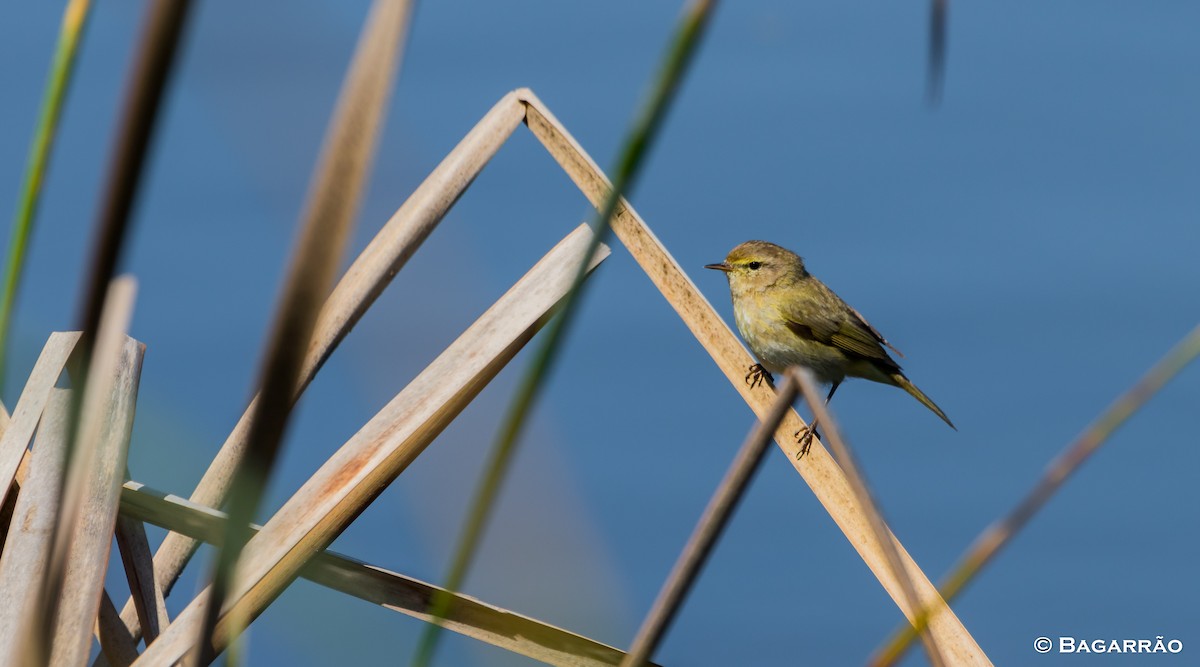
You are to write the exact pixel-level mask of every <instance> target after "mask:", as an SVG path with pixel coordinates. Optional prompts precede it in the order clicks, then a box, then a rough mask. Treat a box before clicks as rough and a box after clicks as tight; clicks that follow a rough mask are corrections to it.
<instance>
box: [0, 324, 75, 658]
mask: <svg viewBox="0 0 1200 667" xmlns="http://www.w3.org/2000/svg"><path fill="white" fill-rule="evenodd" d="M53 340H54V335H52V336H51V341H53ZM72 343H74V339H72ZM49 346H50V343H47V347H49ZM43 356H45V355H44V353H43ZM39 363H40V362H39ZM26 387H29V385H26ZM69 392H70V390H69V389H54V388H53V386H51V388H49V389H48V390H47V391H46V400H45V401H44V405H45V412H44V414H42V415H41V426H40V427H39V428H38V432H37V445H36V446H35V447H34V448H33V450H32V453H31V456H30V463H29V471H28V473H27V475H26V477H25V479H24V480H22V481H21V492H20V493H19V494H18V495H17V498H16V500H17V502H16V507H15V508H14V510H13V518H12V523H11V524H10V527H9V532H8V537H7V538H6V540H5V543H4V553H3V555H0V591H4V604H0V648H3V650H4V651H5V652H6V653H7V652H8V651H9V650H10V649H11V648H12V647H13V646H15V645H16V644H17V643H18V641H17V640H18V638H19V637H20V635H19V634H18V633H19V632H21V631H22V629H23V627H25V621H26V619H28V618H29V617H30V616H31V615H32V614H34V613H36V612H37V598H38V594H39V593H40V592H41V582H42V580H43V579H44V578H45V575H46V564H47V562H48V561H49V558H50V550H51V548H52V547H53V545H52V544H51V542H52V540H53V538H54V524H55V522H57V520H58V510H59V505H60V503H61V501H62V497H61V496H60V495H59V489H60V488H62V482H63V479H64V475H65V472H66V460H67V459H66V456H67V432H68V428H67V421H68V419H69V418H70V417H69V415H70V412H71V397H70V396H69V395H68V393H69ZM8 656H9V660H6V662H5V664H15V663H14V662H12V659H15V656H14V655H12V654H11V653H8Z"/></svg>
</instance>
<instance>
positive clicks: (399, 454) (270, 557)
mask: <svg viewBox="0 0 1200 667" xmlns="http://www.w3.org/2000/svg"><path fill="white" fill-rule="evenodd" d="M590 236H591V232H590V231H589V230H588V228H587V226H586V225H582V226H580V227H579V228H577V229H576V230H575V231H574V232H572V233H571V234H570V235H568V236H567V237H566V238H565V239H563V241H561V242H560V243H559V244H558V245H557V246H555V247H554V249H553V250H551V251H550V253H548V254H547V255H546V256H545V257H543V258H542V260H541V261H539V262H538V263H537V265H536V266H534V267H533V268H532V269H531V270H530V271H529V273H527V274H526V275H525V276H524V277H522V278H521V280H519V281H518V282H517V284H516V285H514V286H513V287H512V289H510V290H509V291H508V292H506V293H505V294H504V296H502V297H501V298H500V300H499V301H497V302H496V303H495V304H493V305H492V307H491V308H489V309H488V310H487V312H485V313H484V314H483V315H482V316H481V317H480V318H479V319H478V320H476V321H475V323H474V324H472V325H471V326H470V328H468V329H467V331H466V332H464V333H463V335H462V336H460V337H459V338H458V339H457V340H456V341H455V342H454V343H452V344H451V345H450V347H448V348H447V349H446V350H445V351H444V352H443V353H442V354H441V355H439V356H438V358H437V359H436V360H434V361H433V363H431V364H430V365H429V366H428V367H426V369H425V370H424V371H422V372H421V374H420V375H418V376H417V377H416V378H415V379H414V380H413V381H412V382H410V383H409V384H408V386H406V387H405V388H404V390H403V391H401V392H400V393H399V394H398V395H397V396H396V397H395V398H394V399H392V401H391V402H390V403H388V405H387V406H385V407H384V408H383V409H382V410H381V411H380V412H379V413H378V414H376V416H375V417H373V418H372V419H371V420H370V421H369V422H367V424H366V425H364V426H363V427H362V428H361V429H360V430H359V432H358V433H357V434H355V435H354V437H352V438H351V439H350V440H349V441H347V442H346V444H345V445H343V446H342V447H341V449H339V450H338V451H337V452H336V453H335V454H334V455H333V456H332V457H330V458H329V459H328V460H327V461H326V462H325V464H324V465H322V466H321V468H320V469H319V470H318V471H317V472H316V473H315V474H314V475H313V476H312V477H311V478H309V480H308V481H307V482H305V483H304V485H303V486H301V487H300V489H299V490H298V491H297V492H296V493H295V494H294V495H293V496H292V497H291V498H290V499H289V500H288V501H287V502H286V503H284V505H283V507H281V508H280V509H279V511H277V512H276V513H275V515H274V516H272V517H271V519H270V520H269V521H267V523H266V525H265V526H263V529H262V531H261V532H259V534H258V535H256V536H254V538H253V539H251V540H250V541H249V542H248V543H247V545H246V552H245V555H244V557H243V558H242V562H241V563H240V564H239V566H238V571H239V575H238V580H237V582H236V587H235V588H234V589H233V590H232V594H231V595H230V597H229V601H228V602H227V604H226V607H225V609H224V610H222V617H221V620H220V621H219V622H218V624H217V626H216V633H215V634H214V636H213V639H214V642H215V643H216V647H217V648H221V647H223V646H225V645H226V644H227V643H228V642H229V641H230V640H231V639H232V638H233V633H234V632H236V631H237V630H239V629H240V626H238V625H237V624H230V623H227V622H226V619H227V618H229V617H233V618H249V619H252V618H255V617H257V615H258V614H259V613H261V612H262V610H263V609H264V608H265V607H266V605H268V604H270V602H271V601H272V600H274V599H275V598H276V597H277V596H278V595H279V593H281V592H282V591H283V589H284V588H285V587H286V586H287V585H288V584H289V583H291V582H292V580H294V579H295V578H296V576H298V574H299V571H300V569H301V568H302V567H303V566H304V564H305V563H306V562H308V560H309V559H310V558H311V557H312V556H313V555H314V554H315V553H317V552H318V551H320V550H321V549H324V548H325V547H327V546H328V545H329V543H330V542H332V541H333V539H334V538H336V537H337V536H338V535H339V534H340V533H341V531H342V530H344V529H345V527H346V526H347V525H349V523H350V522H351V521H352V520H353V519H354V518H355V517H356V516H358V514H359V513H360V512H362V511H363V510H364V509H365V508H366V507H367V506H368V505H369V504H370V503H371V501H372V500H374V498H375V497H376V496H377V495H378V494H379V493H381V492H382V491H383V489H384V488H386V487H387V485H388V484H390V483H391V482H392V480H394V479H395V478H396V477H397V476H398V475H399V474H400V473H401V472H403V471H404V469H405V468H407V467H408V465H409V464H410V463H411V462H412V461H413V460H415V459H416V457H417V456H418V455H420V453H421V452H422V451H424V449H425V447H427V446H428V445H429V443H430V442H432V441H433V439H434V438H435V437H437V435H438V434H439V433H441V431H442V429H444V428H445V427H446V425H448V424H449V423H450V422H451V421H452V420H453V419H454V418H455V417H456V416H458V414H459V412H461V411H462V409H463V408H464V407H466V405H467V404H468V403H469V402H470V401H471V400H472V399H473V398H474V397H475V396H476V395H477V394H478V393H479V391H481V390H482V389H483V387H484V386H486V385H487V383H488V382H490V381H491V379H492V378H493V377H495V376H496V374H497V373H499V372H500V370H501V369H502V368H503V367H504V366H505V364H507V363H508V362H509V361H510V360H511V359H512V358H513V356H515V355H516V353H517V352H518V351H519V350H520V349H521V348H522V347H523V346H524V345H525V343H527V342H528V341H529V339H530V338H532V337H533V335H534V334H535V333H536V332H537V331H538V329H540V328H541V327H542V325H544V324H545V323H546V321H547V320H548V319H549V317H550V315H551V314H552V313H553V311H554V309H555V308H556V307H557V306H558V304H559V303H560V302H561V300H562V298H563V296H564V295H565V294H566V292H567V289H568V288H569V286H570V284H571V278H572V276H573V275H574V271H575V267H577V266H578V265H579V264H578V263H579V261H580V258H581V256H582V253H583V251H584V250H585V249H586V248H587V247H588V245H589V241H590ZM607 255H608V249H607V248H606V247H603V246H602V247H601V252H600V253H599V254H597V255H596V256H594V258H593V262H592V265H593V267H594V266H595V265H598V264H599V263H600V261H601V260H603V259H604V257H606V256H607ZM207 604H209V602H208V592H207V591H204V592H201V593H200V595H198V596H197V597H196V598H195V599H194V600H192V602H191V603H190V604H189V605H188V607H187V608H186V609H184V610H183V612H182V613H181V614H180V615H179V616H178V617H177V618H176V619H175V621H174V622H173V623H171V625H170V626H168V627H167V629H166V631H165V632H163V633H162V635H161V636H159V638H158V640H157V641H155V642H154V643H153V644H151V645H150V646H148V647H147V648H146V651H145V652H143V653H142V656H141V657H140V658H139V659H138V662H137V663H135V664H137V665H150V666H155V665H161V664H169V663H173V662H176V661H178V660H181V659H183V658H184V657H185V656H187V655H189V653H190V652H192V651H193V650H194V648H195V646H194V644H195V640H196V633H195V630H196V626H198V625H199V622H200V621H201V617H200V615H201V614H204V613H205V606H206V605H207Z"/></svg>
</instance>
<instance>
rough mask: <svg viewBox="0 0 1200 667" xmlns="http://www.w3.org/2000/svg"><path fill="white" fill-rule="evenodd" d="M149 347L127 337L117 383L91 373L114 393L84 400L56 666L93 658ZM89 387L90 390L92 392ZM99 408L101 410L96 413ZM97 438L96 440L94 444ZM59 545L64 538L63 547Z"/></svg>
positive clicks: (68, 499) (71, 486)
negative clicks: (91, 412)
mask: <svg viewBox="0 0 1200 667" xmlns="http://www.w3.org/2000/svg"><path fill="white" fill-rule="evenodd" d="M109 298H110V299H113V298H120V297H115V296H110V297H109ZM104 335H105V332H104V331H103V329H102V330H101V339H100V340H98V341H97V342H98V345H97V347H96V353H97V357H96V359H97V361H99V360H100V359H101V357H100V355H102V354H105V353H106V352H107V350H106V347H105V346H104V344H103V343H104V341H103V340H102V339H103V337H104ZM143 351H144V347H143V346H142V344H141V343H139V342H137V341H136V340H133V339H132V338H128V337H125V340H124V344H123V345H122V348H121V351H120V353H121V356H120V361H119V365H118V366H117V367H116V368H114V369H113V372H112V377H113V381H111V382H107V383H104V382H103V378H104V377H105V376H103V375H94V374H91V375H89V377H91V378H93V379H95V380H98V381H100V382H97V383H96V386H97V387H105V385H107V387H106V388H107V389H108V392H107V393H108V395H107V396H105V397H104V398H105V399H107V400H105V401H104V403H102V404H96V403H93V402H91V401H89V400H88V397H87V396H85V397H84V399H83V400H84V403H83V408H84V417H83V421H82V423H81V428H80V431H79V433H80V435H81V440H80V445H79V446H78V447H77V448H76V449H75V452H74V456H73V457H72V461H71V463H70V469H69V470H68V479H67V484H68V486H67V488H66V495H65V497H64V500H63V510H64V511H63V515H62V517H61V518H62V520H60V523H59V530H63V529H65V528H69V529H70V530H71V532H70V533H66V535H69V538H70V539H68V540H63V541H62V542H61V544H63V545H64V548H63V550H62V551H60V552H59V553H60V554H62V556H63V557H65V564H66V569H65V576H64V579H63V584H62V593H61V598H60V601H59V604H58V613H57V615H56V617H55V624H56V625H55V634H54V642H53V649H52V651H51V653H50V663H49V664H53V665H84V664H86V663H87V659H88V655H89V653H90V649H91V641H92V628H93V625H94V624H95V622H96V612H97V609H98V607H99V604H100V597H101V594H102V592H103V590H104V576H105V572H106V571H107V569H108V558H109V554H110V552H111V549H112V540H113V531H114V529H115V527H116V518H117V506H118V503H119V500H120V489H121V483H122V482H123V481H124V478H125V462H126V457H127V454H128V448H129V437H130V434H131V432H132V430H133V415H134V408H135V405H136V403H137V389H138V380H139V377H140V374H141V364H142V354H143ZM93 368H94V369H97V368H102V366H94V367H93ZM89 389H90V388H89ZM89 389H85V390H84V391H85V392H89ZM92 406H95V408H98V409H99V410H100V411H101V412H99V414H96V415H95V416H94V417H89V410H90V409H91V408H92ZM93 439H94V440H93ZM89 440H92V442H91V443H89V442H88V441H89ZM77 464H78V465H79V466H80V472H81V473H82V474H81V475H79V476H78V477H76V476H75V475H74V473H76V469H75V466H76V465H77ZM73 498H77V500H73ZM72 502H74V503H76V504H75V505H74V506H75V508H76V512H77V519H76V520H75V521H74V522H72V523H68V520H69V513H70V511H71V503H72ZM59 534H60V535H62V534H63V533H59ZM59 544H60V542H56V544H55V546H56V548H57V547H58V546H59ZM52 572H53V570H51V573H52Z"/></svg>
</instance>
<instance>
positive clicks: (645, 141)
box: [412, 0, 716, 667]
mask: <svg viewBox="0 0 1200 667" xmlns="http://www.w3.org/2000/svg"><path fill="white" fill-rule="evenodd" d="M715 6H716V2H715V0H695V1H693V2H691V3H690V4H689V5H688V6H687V7H686V9H685V10H684V13H683V16H682V18H681V20H680V22H679V26H678V29H677V31H676V34H675V37H674V38H673V39H672V42H671V45H670V48H669V50H668V52H667V55H666V58H665V59H664V63H663V66H662V69H661V70H660V72H659V74H658V77H657V79H656V81H655V84H654V88H653V90H652V91H651V95H650V98H649V99H648V100H647V101H646V103H645V105H644V106H643V107H642V108H641V110H640V112H639V114H638V116H637V117H636V119H635V121H634V124H633V127H632V128H631V130H630V132H629V134H628V136H627V137H626V139H625V142H624V145H623V147H622V149H621V154H620V158H619V159H618V161H617V169H616V172H615V174H614V177H615V178H614V181H613V187H612V189H611V190H610V191H609V193H608V197H607V198H606V199H605V200H604V205H603V207H601V208H600V213H599V216H598V217H597V218H596V234H595V236H594V237H593V239H592V244H591V248H589V250H588V252H586V253H584V257H585V258H586V257H591V255H592V253H593V252H594V251H595V249H596V248H598V247H599V245H600V244H601V243H602V242H603V241H604V239H605V238H606V237H607V236H608V233H609V230H610V228H611V220H612V216H613V213H614V212H615V211H616V208H617V203H618V202H619V201H620V199H621V196H622V194H623V193H625V192H627V191H629V190H630V188H631V186H632V185H633V183H634V179H635V177H636V175H637V172H638V168H639V167H640V166H641V164H642V159H643V157H644V156H645V154H646V151H647V150H648V148H649V147H650V145H651V144H652V142H653V140H654V138H655V136H656V134H657V131H658V128H659V127H660V126H661V124H662V121H663V119H664V118H665V116H666V113H667V110H668V108H669V106H670V103H671V101H672V100H673V99H674V98H675V95H676V93H677V91H678V89H679V84H680V83H681V82H682V80H683V75H684V74H685V73H686V71H687V66H688V65H689V64H690V63H691V61H692V59H693V57H694V55H695V53H696V49H697V47H698V46H699V44H700V39H701V37H702V36H703V34H704V28H705V27H706V26H707V25H708V21H709V18H710V17H711V15H712V11H713V9H714V8H715ZM586 269H587V264H586V261H585V262H584V263H583V264H582V265H581V266H580V268H579V271H578V272H577V273H576V277H575V281H574V283H573V285H572V288H571V291H570V292H569V293H568V294H567V296H566V298H565V299H564V303H563V307H562V313H561V314H560V315H559V316H558V317H556V318H555V319H554V321H553V322H551V323H550V325H549V326H548V327H547V331H546V335H545V337H544V338H543V339H542V343H541V345H540V346H539V347H538V349H537V351H536V353H535V356H534V359H533V361H532V362H531V363H530V365H529V369H528V370H527V371H526V373H525V376H524V377H523V378H522V380H521V383H520V385H519V387H518V389H517V393H516V395H515V398H514V399H513V402H512V405H511V406H510V408H509V411H508V413H507V416H506V417H505V420H504V422H503V425H502V426H501V429H500V432H499V435H498V437H497V440H496V443H495V445H494V446H493V448H492V451H491V454H490V455H489V458H488V463H487V467H486V468H485V472H484V478H483V480H482V481H481V483H480V486H479V488H478V490H477V492H476V495H475V498H474V499H473V501H472V503H471V508H470V511H469V514H468V516H467V521H466V524H465V526H464V527H463V532H462V535H461V536H460V538H459V543H458V547H457V548H456V549H455V555H454V560H453V562H452V564H451V566H450V571H449V573H448V574H447V575H446V583H445V588H446V590H448V591H457V590H458V589H459V588H460V587H461V586H462V582H463V580H464V579H465V578H466V575H467V571H468V570H469V569H470V566H471V561H472V560H473V558H474V555H475V552H476V551H478V548H479V543H480V541H481V540H482V537H483V532H484V529H485V528H486V526H487V522H488V519H489V518H490V515H491V508H492V507H493V506H495V499H496V497H497V496H498V495H499V493H500V487H501V485H502V483H503V481H504V479H505V477H506V476H507V473H508V468H509V466H510V464H511V462H512V459H513V454H514V452H515V450H516V445H517V439H518V436H519V435H520V433H521V428H522V426H523V425H524V423H525V420H526V418H527V417H528V415H529V412H530V411H531V409H532V408H533V404H534V401H535V400H536V398H537V394H538V390H539V388H540V387H541V385H542V382H543V380H544V379H545V377H546V376H547V375H548V373H549V371H550V369H551V367H552V366H553V364H554V360H555V356H556V353H557V350H558V348H559V347H560V345H561V341H562V340H563V338H564V334H565V332H566V329H567V326H568V324H569V323H570V322H571V319H572V315H573V314H574V312H575V310H576V307H577V305H578V303H579V294H580V291H581V289H582V287H583V281H584V278H585V277H586V275H587V270H586ZM452 602H453V599H452V598H451V597H450V596H449V595H445V594H440V595H438V596H437V598H436V599H435V600H434V604H433V607H432V610H431V614H432V616H433V617H434V619H435V620H436V619H441V618H444V617H445V615H446V613H447V611H448V610H449V608H450V605H451V604H452ZM440 630H441V627H440V624H439V623H437V622H434V623H432V624H430V625H429V626H427V627H426V629H425V633H424V634H423V636H422V637H421V641H420V644H419V645H418V646H417V651H416V653H415V654H414V656H413V663H412V664H413V665H415V666H418V667H426V666H427V665H429V664H430V662H431V661H432V659H433V655H434V652H435V651H436V649H437V642H438V638H439V637H440V636H441V633H440Z"/></svg>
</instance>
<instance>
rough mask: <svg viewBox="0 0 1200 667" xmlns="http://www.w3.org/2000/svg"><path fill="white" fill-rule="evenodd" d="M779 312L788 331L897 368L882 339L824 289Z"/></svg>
mask: <svg viewBox="0 0 1200 667" xmlns="http://www.w3.org/2000/svg"><path fill="white" fill-rule="evenodd" d="M820 287H824V285H821V286H820ZM782 311H783V312H782V315H783V317H784V321H785V322H786V323H787V327H788V329H790V330H791V331H792V333H794V334H796V335H797V336H799V337H801V338H805V339H808V340H813V341H816V342H819V343H823V344H825V345H829V346H830V347H834V348H837V349H839V350H841V351H842V352H844V353H846V354H848V355H850V356H854V357H860V358H865V359H869V360H874V361H880V362H883V363H884V364H886V365H888V366H896V368H897V369H899V366H897V364H896V362H895V361H894V360H893V359H892V358H891V357H889V356H888V353H887V352H886V351H885V350H884V349H883V345H887V341H885V340H884V339H883V336H881V335H879V332H878V331H876V330H875V329H874V328H873V327H872V326H871V325H870V324H867V322H866V320H865V319H863V317H862V316H861V315H859V314H858V311H856V310H854V309H853V308H851V307H850V306H848V305H846V303H845V302H844V301H842V300H841V299H840V298H839V297H838V296H837V295H836V294H834V293H833V292H832V291H831V290H829V289H828V288H825V289H820V288H817V289H814V290H810V291H807V292H805V293H804V296H802V297H800V298H796V299H793V300H791V301H790V302H789V303H788V304H787V305H786V306H784V308H783V309H782ZM888 347H891V346H890V345H889V346H888Z"/></svg>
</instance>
